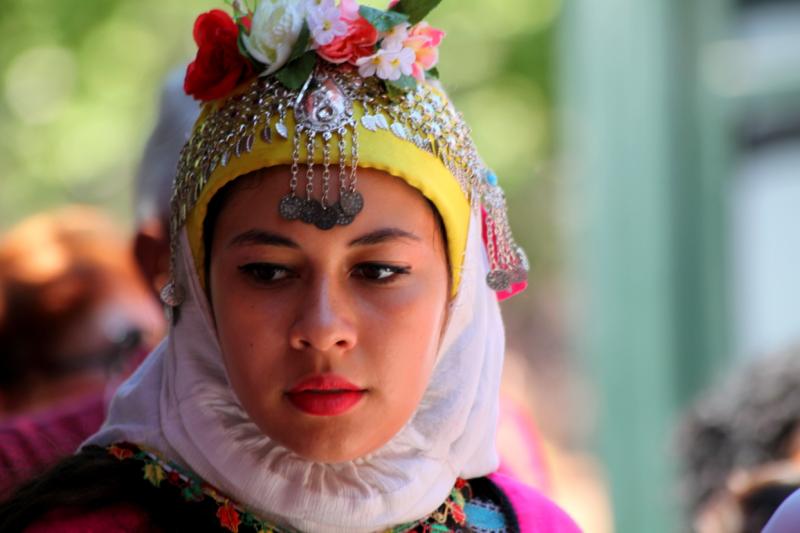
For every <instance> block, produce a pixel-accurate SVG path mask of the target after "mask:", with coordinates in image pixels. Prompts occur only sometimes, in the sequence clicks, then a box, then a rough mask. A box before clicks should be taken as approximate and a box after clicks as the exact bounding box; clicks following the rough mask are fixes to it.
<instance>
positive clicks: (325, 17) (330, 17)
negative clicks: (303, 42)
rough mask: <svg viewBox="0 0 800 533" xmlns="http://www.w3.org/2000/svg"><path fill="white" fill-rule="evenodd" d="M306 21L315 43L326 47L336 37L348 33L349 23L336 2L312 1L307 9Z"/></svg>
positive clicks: (331, 0)
mask: <svg viewBox="0 0 800 533" xmlns="http://www.w3.org/2000/svg"><path fill="white" fill-rule="evenodd" d="M306 20H307V21H308V28H309V30H311V36H312V37H313V38H314V42H315V43H317V45H319V46H325V45H326V44H329V43H330V42H331V41H333V40H334V39H335V38H336V37H339V36H342V35H344V34H346V33H347V21H346V20H344V19H343V18H342V13H341V11H340V10H339V8H338V7H336V3H335V2H334V0H321V1H314V0H312V1H311V2H310V3H309V5H308V8H307V13H306Z"/></svg>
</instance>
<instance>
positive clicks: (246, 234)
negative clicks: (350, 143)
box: [215, 167, 436, 246]
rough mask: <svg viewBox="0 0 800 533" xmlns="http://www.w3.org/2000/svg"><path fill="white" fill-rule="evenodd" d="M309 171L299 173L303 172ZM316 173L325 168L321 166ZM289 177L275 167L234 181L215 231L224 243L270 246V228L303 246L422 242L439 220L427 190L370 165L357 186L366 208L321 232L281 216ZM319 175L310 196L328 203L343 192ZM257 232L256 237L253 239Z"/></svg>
mask: <svg viewBox="0 0 800 533" xmlns="http://www.w3.org/2000/svg"><path fill="white" fill-rule="evenodd" d="M304 171H305V169H303V170H302V171H301V172H300V174H301V175H302V176H305V172H304ZM315 171H316V172H321V170H320V169H319V168H317V169H315ZM290 177H291V170H290V169H289V168H288V167H275V168H270V169H266V170H264V171H261V172H259V173H258V174H254V175H251V176H248V177H246V178H243V179H242V181H241V182H240V183H234V184H233V190H232V191H231V194H230V197H229V198H228V199H227V200H226V202H225V205H224V206H223V208H222V211H221V212H220V215H219V219H218V221H217V228H216V230H215V234H216V236H217V238H219V239H222V240H223V241H225V242H223V243H222V244H223V246H227V245H229V244H231V243H233V241H238V242H239V243H244V242H247V243H253V244H255V243H257V241H259V240H261V241H264V243H265V244H267V242H266V241H267V240H269V239H264V238H263V237H264V235H263V233H264V231H265V230H266V231H267V233H269V234H271V235H272V236H273V237H283V238H284V239H288V240H291V241H292V242H293V243H295V244H302V241H303V240H305V239H308V238H312V239H315V240H317V239H325V240H328V241H335V242H337V243H341V244H348V245H351V244H352V243H353V242H354V241H359V240H360V241H362V242H364V243H366V242H372V243H377V242H379V241H380V242H387V241H389V240H403V237H404V234H405V240H406V241H411V242H413V241H415V240H418V241H420V242H423V241H428V240H429V236H430V235H434V234H435V228H436V223H435V218H434V216H433V212H432V209H431V206H430V203H429V202H428V201H427V200H426V199H425V197H424V196H423V195H422V193H420V192H419V191H418V190H416V189H414V188H413V187H411V186H410V185H408V184H407V183H406V182H405V181H404V180H402V179H400V178H397V177H395V176H392V175H390V174H388V173H386V172H384V171H381V170H376V169H370V168H364V169H361V168H360V169H359V170H358V178H359V181H358V190H359V192H360V193H361V194H362V196H363V197H364V209H363V211H362V212H361V213H360V214H359V215H358V216H357V217H356V218H355V220H354V221H353V222H352V223H351V224H349V225H340V226H336V227H334V228H332V229H329V230H322V229H319V228H317V227H315V226H314V225H310V224H305V223H303V222H301V221H298V220H286V219H284V218H283V217H281V216H280V214H279V210H278V204H279V202H280V200H281V198H282V197H283V196H284V195H285V194H286V192H287V189H288V180H289V179H290ZM318 178H319V176H315V179H313V180H312V183H313V186H314V187H313V189H311V190H309V191H308V193H310V196H311V198H314V199H316V200H318V201H320V200H321V199H322V197H323V195H325V200H326V203H327V205H333V204H335V202H336V201H337V200H338V190H334V188H333V187H331V190H328V191H324V190H323V187H322V185H321V183H320V181H321V180H319V179H318ZM298 185H299V187H298V188H299V189H300V190H301V191H303V192H302V194H303V198H305V194H306V189H305V188H304V186H305V179H304V178H301V179H300V180H299V184H298ZM326 192H327V194H326ZM258 232H261V233H262V235H261V236H260V237H259V236H257V235H256V234H257V233H258ZM254 236H256V237H257V238H255V239H254V238H251V237H254ZM387 236H388V238H386V237H387ZM273 240H275V239H273ZM284 244H287V243H284Z"/></svg>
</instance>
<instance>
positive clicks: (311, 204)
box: [300, 200, 322, 224]
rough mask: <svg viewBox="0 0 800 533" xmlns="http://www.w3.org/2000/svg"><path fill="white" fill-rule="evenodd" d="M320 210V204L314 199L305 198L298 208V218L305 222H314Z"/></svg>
mask: <svg viewBox="0 0 800 533" xmlns="http://www.w3.org/2000/svg"><path fill="white" fill-rule="evenodd" d="M321 212H322V205H321V204H320V203H319V202H317V201H316V200H306V201H304V202H303V208H302V209H301V210H300V220H302V221H303V222H305V223H306V224H316V223H317V219H318V218H319V216H320V213H321Z"/></svg>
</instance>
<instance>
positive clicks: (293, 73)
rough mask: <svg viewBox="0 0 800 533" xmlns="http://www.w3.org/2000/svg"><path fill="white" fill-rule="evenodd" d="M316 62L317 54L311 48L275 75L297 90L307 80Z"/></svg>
mask: <svg viewBox="0 0 800 533" xmlns="http://www.w3.org/2000/svg"><path fill="white" fill-rule="evenodd" d="M316 64H317V54H316V53H315V52H314V51H313V50H310V51H308V52H306V53H305V54H303V55H302V56H300V57H298V58H297V59H295V60H294V61H292V62H291V63H289V64H288V65H286V66H285V67H283V68H282V69H280V70H279V71H278V72H276V73H275V77H276V78H278V81H280V82H281V83H282V84H284V85H285V86H286V87H287V88H289V89H295V90H297V89H299V88H301V87H302V86H303V84H304V83H305V82H306V80H307V79H308V77H309V76H310V75H311V72H312V71H313V70H314V66H315V65H316Z"/></svg>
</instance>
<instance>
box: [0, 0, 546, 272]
mask: <svg viewBox="0 0 800 533" xmlns="http://www.w3.org/2000/svg"><path fill="white" fill-rule="evenodd" d="M362 3H365V4H368V5H372V6H374V7H384V2H376V1H365V2H362ZM215 7H218V8H222V9H225V5H224V3H223V2H222V1H221V0H220V1H214V0H181V1H169V2H164V1H162V0H81V1H80V2H75V1H73V0H0V13H2V15H0V36H2V37H0V75H1V77H0V169H2V170H0V230H1V229H3V228H6V227H8V226H9V225H10V224H12V223H13V222H15V221H17V220H19V219H20V218H22V217H24V216H26V215H28V214H31V213H33V212H36V211H38V210H42V209H46V208H49V207H53V206H55V205H59V204H62V203H65V202H80V203H89V204H96V205H101V206H105V207H107V208H108V209H109V210H111V211H112V213H114V214H115V215H116V216H117V218H118V219H119V220H120V222H122V223H128V222H129V220H130V214H131V211H132V210H131V207H130V190H131V179H132V177H133V175H134V174H135V171H136V166H137V164H138V159H139V156H140V152H141V150H142V147H143V145H144V142H145V139H146V137H147V135H148V134H149V132H150V129H151V127H152V125H153V122H154V120H155V113H156V109H157V97H158V94H159V90H160V85H161V82H162V80H163V78H164V76H165V75H166V74H167V73H168V72H169V71H170V70H171V69H174V68H176V67H177V66H178V65H183V64H186V62H187V61H189V60H190V59H191V58H192V57H193V56H194V53H195V46H194V43H193V41H192V36H191V34H192V24H193V22H194V19H195V17H196V16H197V14H199V13H200V12H202V11H205V10H208V9H212V8H215ZM560 7H561V0H537V1H536V2H531V1H529V0H503V2H488V1H485V0H484V1H479V0H448V1H445V2H442V4H441V5H440V7H439V8H437V10H436V11H434V13H433V14H432V15H431V17H430V22H431V23H432V24H434V25H435V26H438V27H441V28H443V29H445V30H446V31H447V33H448V37H447V38H446V39H445V41H444V43H443V45H442V49H441V61H440V68H439V70H440V71H441V73H442V79H443V81H444V83H445V85H446V86H447V87H448V89H449V91H450V92H451V94H452V96H453V98H454V100H455V101H456V104H457V105H458V107H459V108H460V109H461V110H462V112H463V113H464V114H465V115H466V117H467V120H468V121H469V123H470V124H471V125H472V127H473V130H474V136H475V140H476V142H477V144H478V146H479V148H480V149H481V153H482V155H483V157H484V158H485V159H486V161H487V162H489V164H490V165H492V166H493V167H494V168H495V170H496V172H497V174H498V175H499V176H500V177H501V182H502V183H503V184H504V186H505V188H506V190H507V192H508V193H509V197H510V201H511V204H512V223H513V224H514V225H515V226H516V228H517V233H518V238H519V240H520V241H521V242H522V244H523V245H527V247H528V248H529V250H531V251H532V252H533V253H532V255H533V256H534V267H535V268H538V269H539V270H540V271H542V272H546V271H549V270H551V269H552V268H553V267H554V266H555V263H556V261H555V258H556V257H557V255H558V254H557V251H556V247H555V245H554V242H555V240H556V239H555V232H554V219H553V209H552V207H553V204H554V203H555V202H554V193H555V187H554V186H553V185H554V183H553V181H554V179H555V178H554V176H553V175H552V171H551V170H550V169H551V168H552V165H550V164H549V163H550V160H551V157H552V154H553V141H552V140H553V120H552V111H553V108H554V103H555V102H554V99H555V90H554V87H553V79H554V75H553V64H552V61H553V56H554V53H553V43H554V26H555V21H556V19H557V17H558V14H559V11H560ZM515 205H516V209H515V208H514V206H515Z"/></svg>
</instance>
